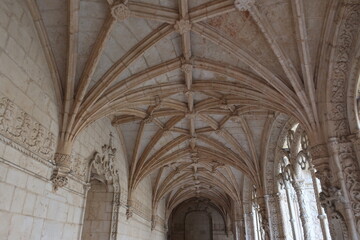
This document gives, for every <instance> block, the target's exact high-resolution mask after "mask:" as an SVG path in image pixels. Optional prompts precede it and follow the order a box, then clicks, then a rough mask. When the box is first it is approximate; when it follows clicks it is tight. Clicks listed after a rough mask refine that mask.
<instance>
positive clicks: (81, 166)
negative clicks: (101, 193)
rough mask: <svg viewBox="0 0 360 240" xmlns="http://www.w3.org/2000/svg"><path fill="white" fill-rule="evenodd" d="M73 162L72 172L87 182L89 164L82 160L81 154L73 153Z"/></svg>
mask: <svg viewBox="0 0 360 240" xmlns="http://www.w3.org/2000/svg"><path fill="white" fill-rule="evenodd" d="M71 158H72V159H73V161H71V172H72V174H73V175H74V176H76V177H78V178H80V179H81V180H85V177H86V173H87V171H88V168H87V166H88V164H87V161H86V159H84V158H82V157H81V156H80V155H79V154H76V153H73V154H72V155H71Z"/></svg>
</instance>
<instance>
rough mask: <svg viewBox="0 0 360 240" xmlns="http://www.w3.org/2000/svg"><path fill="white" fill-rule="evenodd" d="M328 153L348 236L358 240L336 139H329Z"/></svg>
mask: <svg viewBox="0 0 360 240" xmlns="http://www.w3.org/2000/svg"><path fill="white" fill-rule="evenodd" d="M328 145H329V152H330V155H331V157H332V159H333V161H334V167H335V171H336V176H337V180H338V181H339V185H340V188H341V193H342V195H343V199H342V202H343V204H344V213H345V216H344V217H345V221H346V224H347V226H348V230H349V235H350V237H351V239H352V240H358V239H359V236H358V233H357V229H356V222H355V217H354V212H353V209H352V207H351V202H350V198H349V192H348V189H347V187H346V181H345V178H344V173H343V169H342V167H341V160H340V157H339V143H338V141H337V138H336V137H333V138H330V139H329V144H328Z"/></svg>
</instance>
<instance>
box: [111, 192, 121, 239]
mask: <svg viewBox="0 0 360 240" xmlns="http://www.w3.org/2000/svg"><path fill="white" fill-rule="evenodd" d="M120 204H121V202H120V192H119V191H118V192H115V193H114V197H113V209H112V220H111V240H116V237H117V226H118V218H119V208H120Z"/></svg>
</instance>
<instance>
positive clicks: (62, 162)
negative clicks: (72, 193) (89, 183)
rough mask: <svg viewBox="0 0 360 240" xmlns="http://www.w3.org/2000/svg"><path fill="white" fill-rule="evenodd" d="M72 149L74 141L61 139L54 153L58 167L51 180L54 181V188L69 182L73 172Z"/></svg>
mask: <svg viewBox="0 0 360 240" xmlns="http://www.w3.org/2000/svg"><path fill="white" fill-rule="evenodd" d="M71 150H72V142H70V141H60V142H59V144H58V148H57V152H56V153H55V155H54V161H55V164H56V168H55V169H54V171H53V173H52V176H51V179H50V180H51V181H52V182H53V187H54V190H55V191H56V190H57V189H58V188H62V187H64V186H66V184H67V183H68V177H67V176H68V175H69V173H70V172H71Z"/></svg>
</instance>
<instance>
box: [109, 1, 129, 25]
mask: <svg viewBox="0 0 360 240" xmlns="http://www.w3.org/2000/svg"><path fill="white" fill-rule="evenodd" d="M130 13H131V12H130V9H129V8H128V7H127V6H126V5H125V4H124V3H117V4H115V5H114V6H113V7H112V8H111V14H112V16H113V17H114V18H115V19H116V20H118V21H124V20H125V19H127V18H128V17H130Z"/></svg>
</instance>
